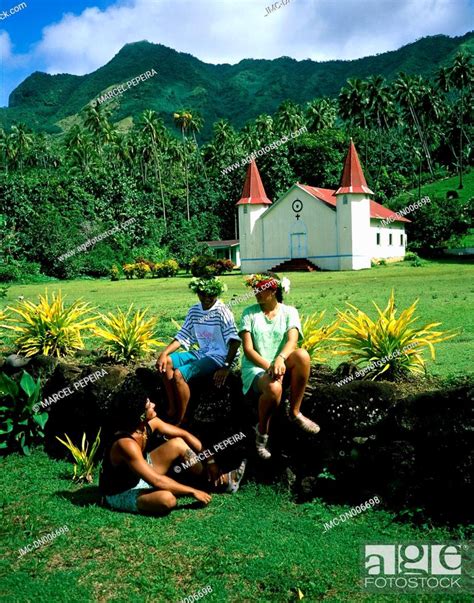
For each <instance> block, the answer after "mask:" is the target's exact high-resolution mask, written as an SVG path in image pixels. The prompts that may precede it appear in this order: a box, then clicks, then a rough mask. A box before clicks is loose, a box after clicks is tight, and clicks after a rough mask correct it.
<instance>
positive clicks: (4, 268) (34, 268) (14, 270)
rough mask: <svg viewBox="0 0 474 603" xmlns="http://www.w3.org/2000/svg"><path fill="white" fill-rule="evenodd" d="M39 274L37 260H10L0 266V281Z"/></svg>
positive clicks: (39, 267) (20, 278)
mask: <svg viewBox="0 0 474 603" xmlns="http://www.w3.org/2000/svg"><path fill="white" fill-rule="evenodd" d="M40 275H41V266H40V265H39V264H38V263H37V262H28V261H26V260H23V261H16V260H12V261H10V262H8V263H5V264H3V265H1V266H0V283H8V282H12V281H19V280H22V279H29V278H31V277H32V276H33V277H34V276H40Z"/></svg>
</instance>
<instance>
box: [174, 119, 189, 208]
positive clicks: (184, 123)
mask: <svg viewBox="0 0 474 603" xmlns="http://www.w3.org/2000/svg"><path fill="white" fill-rule="evenodd" d="M173 119H174V124H175V126H176V127H177V128H178V129H179V130H180V131H181V137H182V140H183V155H182V156H183V159H184V180H185V183H186V212H187V218H188V220H190V219H191V215H190V211H189V174H188V159H187V152H186V151H187V149H186V133H187V132H188V130H189V129H190V128H191V123H192V122H193V114H192V113H191V111H189V110H187V109H182V110H180V111H176V112H175V113H173Z"/></svg>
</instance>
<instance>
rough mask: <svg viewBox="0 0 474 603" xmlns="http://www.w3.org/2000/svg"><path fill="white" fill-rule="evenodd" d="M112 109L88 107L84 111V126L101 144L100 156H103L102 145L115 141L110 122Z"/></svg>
mask: <svg viewBox="0 0 474 603" xmlns="http://www.w3.org/2000/svg"><path fill="white" fill-rule="evenodd" d="M110 114H111V110H110V108H108V107H106V106H102V105H98V104H95V105H92V104H90V105H87V106H86V108H85V109H84V125H85V127H86V128H87V129H88V130H89V131H90V132H91V133H92V135H93V136H94V138H95V139H96V140H97V142H98V143H99V149H98V150H99V154H100V155H102V145H104V144H106V143H109V142H111V140H112V139H113V132H114V129H113V126H111V124H110V122H109V116H110Z"/></svg>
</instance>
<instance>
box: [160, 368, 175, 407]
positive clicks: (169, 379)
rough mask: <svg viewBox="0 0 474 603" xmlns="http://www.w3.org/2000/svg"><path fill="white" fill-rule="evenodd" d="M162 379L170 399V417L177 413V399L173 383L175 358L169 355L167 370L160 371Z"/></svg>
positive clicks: (167, 396)
mask: <svg viewBox="0 0 474 603" xmlns="http://www.w3.org/2000/svg"><path fill="white" fill-rule="evenodd" d="M160 375H161V379H162V381H163V385H164V388H165V392H166V398H167V400H168V416H169V417H170V418H172V417H174V416H175V415H176V400H175V395H176V394H175V388H174V385H173V380H174V368H173V360H172V359H171V358H170V357H169V356H168V362H167V363H166V372H165V373H160Z"/></svg>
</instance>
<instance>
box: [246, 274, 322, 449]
mask: <svg viewBox="0 0 474 603" xmlns="http://www.w3.org/2000/svg"><path fill="white" fill-rule="evenodd" d="M246 285H247V286H248V287H252V288H253V289H254V291H255V296H256V298H257V302H258V303H257V304H255V305H253V306H250V307H249V308H246V309H245V310H244V312H243V314H242V322H241V329H240V336H241V338H242V342H243V349H244V354H245V356H244V358H243V359H242V381H243V391H244V394H246V393H247V392H248V391H250V390H252V391H254V392H256V393H257V394H260V397H259V401H258V417H259V421H258V424H257V426H256V428H255V430H256V446H257V453H258V455H259V456H260V457H261V458H263V459H269V458H270V457H271V453H270V451H269V450H268V430H269V423H270V419H271V416H272V414H273V413H274V411H275V410H276V408H277V407H278V406H279V404H280V402H281V398H282V393H283V390H284V381H283V379H284V378H285V381H286V380H287V379H288V380H289V384H290V396H289V400H287V401H285V402H286V403H287V404H288V405H289V415H290V420H291V422H293V423H294V424H295V425H297V426H298V427H300V428H301V429H303V430H304V431H307V432H309V433H313V434H316V433H318V432H319V430H320V429H319V425H317V424H316V423H314V422H313V421H311V420H310V419H308V418H307V417H305V416H304V415H302V414H301V412H300V406H301V402H302V400H303V394H304V391H305V388H306V385H307V383H308V379H309V372H310V358H309V354H308V352H307V351H306V350H303V349H301V348H298V341H299V339H300V338H301V323H300V319H299V316H298V311H297V310H296V308H293V307H292V306H287V305H285V304H284V303H283V291H285V293H288V292H289V285H290V281H289V280H288V279H287V278H284V279H282V280H280V278H279V277H278V276H277V275H276V274H273V273H271V272H266V273H263V274H253V275H251V276H250V277H249V278H247V279H246Z"/></svg>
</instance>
